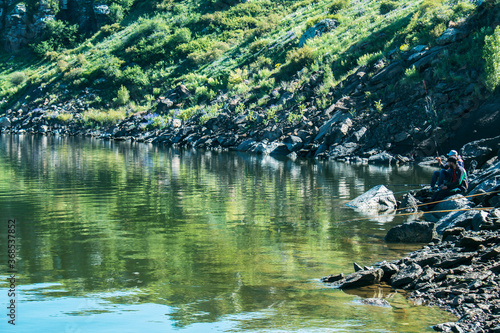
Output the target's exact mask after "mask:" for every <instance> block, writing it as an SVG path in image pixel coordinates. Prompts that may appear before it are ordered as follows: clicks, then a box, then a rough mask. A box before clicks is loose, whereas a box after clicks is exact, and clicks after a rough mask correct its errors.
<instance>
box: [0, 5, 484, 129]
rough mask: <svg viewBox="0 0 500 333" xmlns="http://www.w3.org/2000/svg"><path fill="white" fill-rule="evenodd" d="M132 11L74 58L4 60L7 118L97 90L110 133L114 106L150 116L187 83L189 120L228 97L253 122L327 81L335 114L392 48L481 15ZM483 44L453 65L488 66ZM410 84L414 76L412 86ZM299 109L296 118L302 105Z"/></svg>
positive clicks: (442, 11) (390, 10)
mask: <svg viewBox="0 0 500 333" xmlns="http://www.w3.org/2000/svg"><path fill="white" fill-rule="evenodd" d="M112 2H113V1H112ZM132 2H133V1H128V2H127V5H126V6H125V7H124V8H125V11H124V13H128V15H125V16H124V18H123V19H122V20H118V22H116V23H114V24H111V25H108V26H104V27H102V28H101V29H100V30H99V31H98V32H97V33H96V34H94V35H92V36H88V38H87V39H85V40H83V41H82V43H80V44H79V46H77V47H76V48H73V49H65V48H64V45H57V43H58V40H57V39H54V38H53V37H54V36H53V35H51V36H52V37H51V38H52V39H51V40H50V42H51V43H53V44H54V43H55V44H54V45H52V44H51V45H52V46H53V48H52V49H53V51H48V52H45V53H44V54H43V55H42V56H41V57H37V56H36V55H35V54H33V53H31V54H29V52H23V54H25V55H24V56H16V57H15V58H13V59H12V58H11V57H10V55H5V54H3V55H0V100H1V99H3V98H5V99H6V100H7V103H3V104H1V105H0V108H2V109H3V110H5V109H6V108H8V107H12V106H13V105H14V103H15V102H16V101H17V99H18V98H19V97H20V96H21V95H23V94H26V93H29V91H31V90H34V89H36V88H37V87H39V86H42V87H47V88H46V89H45V90H44V91H45V93H46V94H47V95H51V96H54V95H55V96H60V98H65V97H67V96H69V97H71V96H76V95H78V94H79V93H80V92H81V90H82V89H83V88H85V87H91V88H94V89H96V90H97V91H98V95H99V96H98V101H113V100H115V102H116V103H109V102H108V103H105V102H101V103H96V104H95V105H94V107H95V108H96V110H94V111H92V112H90V113H89V114H88V115H87V116H86V119H87V123H89V124H97V123H99V124H102V123H109V122H110V121H117V120H118V119H120V117H121V115H122V113H119V114H116V112H115V111H112V110H109V109H110V108H113V107H116V105H125V104H127V103H129V100H130V102H131V103H135V105H136V106H137V108H138V109H141V110H142V109H146V108H148V107H149V105H150V104H151V99H152V98H146V97H145V96H152V97H153V98H156V97H158V96H160V95H161V94H163V93H165V92H166V91H168V90H170V89H172V88H173V87H175V86H176V85H178V84H179V83H183V84H185V85H186V87H188V89H190V91H191V92H192V94H193V97H192V98H190V99H186V100H184V101H182V102H181V105H180V107H181V116H182V118H183V119H188V118H189V117H191V116H193V115H196V114H198V113H200V112H203V120H204V121H206V120H207V119H209V118H211V117H214V116H216V115H217V114H218V112H220V110H223V109H227V108H229V107H228V105H226V104H225V102H224V103H221V104H217V108H214V107H213V105H214V103H211V102H212V101H213V100H214V99H215V98H217V97H218V96H219V95H220V94H227V97H229V99H230V98H231V97H234V96H242V97H243V98H242V99H243V102H242V106H239V110H240V111H238V112H242V111H241V110H245V111H244V112H246V113H249V112H253V111H254V110H253V108H255V107H263V108H269V107H270V106H271V105H272V104H273V103H276V102H277V100H276V99H277V98H274V97H273V96H278V95H281V94H283V92H285V91H291V92H294V91H300V90H301V87H302V86H304V85H306V84H307V83H308V81H309V80H310V78H311V77H312V75H313V73H315V72H320V73H324V74H323V82H322V83H321V85H320V87H319V88H318V89H316V90H315V93H316V94H318V95H319V97H321V99H320V100H319V101H318V103H319V104H318V106H322V105H323V104H324V105H327V104H328V103H329V102H330V101H329V100H327V99H326V97H325V96H326V95H327V94H328V93H329V92H330V91H333V90H334V88H335V86H336V85H338V84H339V83H340V82H341V81H342V80H344V79H345V78H346V77H347V76H348V75H350V74H352V73H354V72H355V71H356V70H357V68H359V67H360V66H370V65H373V64H374V63H375V62H377V61H378V60H379V59H383V58H384V57H385V55H386V54H387V53H388V52H389V51H391V50H394V49H396V50H397V53H400V52H402V51H404V50H405V48H407V49H411V48H412V47H414V46H416V45H419V44H426V45H430V46H432V45H434V43H435V38H436V37H437V36H438V35H440V33H442V31H444V29H445V28H446V25H447V24H448V22H449V21H451V20H454V21H459V20H461V19H463V18H465V17H467V16H468V15H470V14H472V13H474V10H475V6H473V5H470V4H468V3H466V2H464V1H459V2H458V3H456V1H453V2H451V1H450V2H448V1H444V0H443V1H431V0H423V1H421V0H420V1H419V0H417V1H411V0H400V1H394V0H390V1H389V0H387V1H384V2H383V3H382V5H383V6H382V7H383V8H381V3H380V1H375V0H369V1H356V0H351V1H344V0H342V1H339V0H319V1H310V0H305V1H292V0H279V1H271V0H254V1H251V2H246V3H241V2H239V1H234V2H231V3H230V5H228V3H229V2H228V1H225V2H217V1H208V0H196V1H195V0H184V1H181V2H177V1H171V0H163V1H152V0H147V1H140V2H139V1H135V3H134V4H132ZM130 5H131V6H130ZM332 14H335V18H336V19H337V20H338V21H339V23H340V25H339V26H338V28H337V29H335V30H334V31H332V32H330V33H328V34H325V35H323V36H321V37H316V38H314V39H312V40H309V41H308V43H307V46H305V47H303V48H300V49H299V48H298V40H299V38H300V36H301V35H302V33H303V32H304V31H305V30H306V29H307V28H308V27H309V26H311V25H313V24H314V23H315V22H318V21H319V20H320V19H322V18H325V17H331V15H332ZM329 15H330V16H329ZM485 24H486V23H485ZM60 28H61V29H63V27H62V26H61V27H60ZM64 29H66V28H64ZM64 31H65V33H66V34H67V35H70V32H68V31H67V29H66V30H64ZM490 34H491V32H490ZM486 35H487V32H483V33H482V35H481V33H480V34H475V35H474V36H472V37H470V40H467V43H468V45H467V46H466V47H465V50H464V51H465V52H462V53H459V54H458V56H457V58H456V59H455V58H454V59H452V61H454V62H460V61H462V62H464V61H465V62H466V63H468V64H469V63H470V64H471V65H472V64H474V62H476V61H478V59H479V62H478V63H482V60H481V56H482V53H481V52H482V47H483V43H484V37H485V36H486ZM293 36H295V38H291V37H293ZM70 37H71V36H69V37H68V38H70ZM71 38H72V37H71ZM471 45H472V46H474V47H473V48H471V47H470V46H471ZM478 49H479V52H478V51H477V50H478ZM443 66H447V65H445V64H443ZM475 66H477V65H475ZM440 71H441V72H442V73H441V74H442V75H447V74H446V73H445V71H446V69H445V68H442V69H439V68H438V69H437V74H436V75H441V74H440ZM16 73H17V74H16ZM19 73H22V74H19ZM297 73H300V75H297ZM413 74H414V73H413ZM413 74H412V73H411V72H408V73H407V78H409V79H412V78H414V75H413ZM417 74H418V73H417ZM21 76H22V77H21ZM14 77H16V79H15V80H14V82H13V78H14ZM415 77H416V76H415ZM297 79H298V81H297ZM120 87H124V88H123V89H126V90H127V92H128V98H126V99H127V100H126V101H124V98H123V97H127V96H124V95H125V91H124V90H123V89H122V90H121V91H122V96H121V97H122V98H119V97H118V96H117V92H118V91H119V89H120ZM275 90H276V91H277V94H276V93H275V94H274V95H273V93H272V92H273V91H275ZM337 97H341V96H337ZM303 98H304V99H305V96H303ZM294 103H295V106H294V105H290V106H291V107H292V108H293V107H295V108H296V107H297V106H298V104H300V101H299V100H298V99H295V102H292V104H294ZM106 105H109V106H106ZM97 109H98V110H97ZM204 110H205V111H204ZM207 110H208V111H207ZM235 112H236V111H235ZM273 112H274V113H276V114H278V113H279V112H281V111H278V110H271V113H273ZM105 113H109V115H108V116H104V114H105ZM300 113H301V112H295V113H294V114H292V116H290V117H291V119H292V120H294V121H295V119H298V116H294V115H295V114H297V115H299V114H300ZM270 118H272V119H275V117H274V116H272V117H270Z"/></svg>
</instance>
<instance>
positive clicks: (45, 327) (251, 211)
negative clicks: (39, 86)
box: [0, 135, 453, 332]
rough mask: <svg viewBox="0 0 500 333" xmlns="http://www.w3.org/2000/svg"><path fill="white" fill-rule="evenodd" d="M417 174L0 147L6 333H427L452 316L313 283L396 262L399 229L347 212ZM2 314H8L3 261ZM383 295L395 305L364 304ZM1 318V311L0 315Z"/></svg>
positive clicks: (12, 144)
mask: <svg viewBox="0 0 500 333" xmlns="http://www.w3.org/2000/svg"><path fill="white" fill-rule="evenodd" d="M429 176H430V171H428V170H421V169H418V168H414V167H406V166H405V167H397V168H384V167H375V166H351V165H346V164H341V163H333V162H319V161H295V162H294V161H291V160H289V159H284V160H277V159H275V158H272V157H261V156H255V155H246V154H238V153H214V152H202V151H192V150H183V151H179V150H175V149H166V148H161V147H154V146H151V145H145V144H135V143H124V142H122V143H118V142H109V141H98V140H91V139H75V138H48V137H34V136H8V135H3V136H1V137H0V221H1V223H0V225H2V226H3V227H2V228H1V229H0V239H1V243H2V244H5V243H6V240H7V221H8V219H11V218H15V219H16V221H17V225H18V226H17V229H16V232H17V233H16V238H17V240H16V246H17V269H18V281H17V283H18V286H17V288H18V290H17V291H18V293H17V304H18V306H17V309H16V311H17V317H16V326H15V328H13V327H12V326H11V325H9V324H8V323H7V317H6V316H5V314H3V315H2V316H1V317H0V318H2V319H1V321H0V331H2V332H10V331H15V332H427V331H428V332H432V329H431V328H430V327H431V325H433V324H435V323H438V322H443V321H450V320H453V318H452V317H451V316H450V315H449V314H447V313H445V312H443V311H440V310H438V309H436V308H429V307H423V306H414V305H412V304H410V303H409V302H407V301H406V299H405V298H404V296H403V295H401V294H398V293H394V292H391V291H390V290H379V289H369V288H368V289H364V290H356V291H352V292H349V293H345V292H343V291H340V290H337V289H333V288H331V287H329V286H327V285H325V284H322V283H321V282H320V281H319V278H321V277H322V276H325V275H328V274H332V273H340V272H351V271H352V270H353V268H352V262H353V261H356V262H358V263H360V264H362V265H369V264H372V263H375V262H378V261H381V260H384V259H396V258H398V257H400V256H402V255H404V254H405V253H408V252H409V251H411V250H413V249H414V247H408V246H406V247H405V246H394V245H392V246H390V245H387V244H385V243H384V241H383V237H384V235H385V233H386V231H387V230H388V229H389V228H390V227H391V226H394V225H396V224H398V223H401V222H403V221H404V220H403V218H402V217H399V218H398V217H396V218H394V217H393V216H388V217H384V218H378V219H364V220H359V221H351V222H346V220H350V219H353V218H357V217H358V218H359V217H363V215H360V214H359V213H357V212H354V211H352V210H351V209H348V208H346V207H345V203H346V202H347V201H349V200H350V199H352V198H354V197H356V196H357V195H359V194H361V193H363V192H364V191H366V190H368V189H370V188H371V187H372V186H374V185H378V184H389V185H390V184H392V185H394V186H392V187H391V186H389V187H390V188H391V189H393V190H394V191H398V192H399V191H404V190H408V189H410V188H408V187H401V186H395V185H397V184H403V183H410V184H418V183H422V182H426V181H427V180H428V178H429ZM1 248H2V249H3V250H2V251H3V252H0V256H1V260H0V274H1V276H0V277H1V282H0V302H1V308H3V309H5V306H6V305H7V302H8V298H7V289H8V284H7V266H6V264H7V253H6V250H5V249H6V246H5V245H2V246H1ZM382 295H384V296H388V297H389V298H388V300H389V302H390V303H391V307H390V308H379V307H372V306H366V305H363V304H361V303H360V300H361V299H362V298H363V297H374V296H382ZM4 312H5V310H3V311H2V313H4Z"/></svg>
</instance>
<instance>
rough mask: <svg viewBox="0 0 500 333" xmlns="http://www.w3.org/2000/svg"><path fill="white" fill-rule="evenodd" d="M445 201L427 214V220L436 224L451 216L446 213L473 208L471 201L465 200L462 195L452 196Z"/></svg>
mask: <svg viewBox="0 0 500 333" xmlns="http://www.w3.org/2000/svg"><path fill="white" fill-rule="evenodd" d="M444 200H445V201H443V202H440V203H438V204H436V205H435V206H434V207H433V209H432V210H431V211H430V212H429V213H426V214H425V217H426V219H428V220H429V221H431V222H434V221H437V220H439V219H441V218H443V217H444V216H446V215H448V214H450V213H449V212H446V211H450V210H456V209H468V208H471V203H470V201H469V200H467V198H464V196H463V195H461V194H455V195H452V196H450V197H448V198H446V199H444ZM432 217H433V218H434V221H433V220H432Z"/></svg>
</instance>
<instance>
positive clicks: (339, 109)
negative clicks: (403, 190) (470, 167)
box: [0, 0, 500, 163]
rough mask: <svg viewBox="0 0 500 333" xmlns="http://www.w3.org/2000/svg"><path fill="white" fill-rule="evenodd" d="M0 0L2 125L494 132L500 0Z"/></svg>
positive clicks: (145, 136) (284, 151)
mask: <svg viewBox="0 0 500 333" xmlns="http://www.w3.org/2000/svg"><path fill="white" fill-rule="evenodd" d="M0 3H1V5H0V7H3V10H2V11H1V14H0V16H1V18H2V19H1V20H0V21H1V22H2V23H1V25H0V29H1V31H2V36H4V40H3V43H4V46H5V52H7V53H4V54H3V55H2V56H1V57H2V59H3V63H2V65H1V68H0V71H1V72H0V73H1V74H0V81H2V85H1V88H0V99H3V100H2V101H1V103H0V107H1V108H2V110H4V112H5V117H4V118H2V121H1V123H2V124H3V125H2V126H3V131H9V132H15V133H18V132H26V131H27V132H35V133H44V134H49V133H53V134H62V135H64V134H69V135H74V134H84V135H94V136H101V137H105V138H115V139H120V140H123V139H134V140H140V141H149V142H151V141H152V142H158V143H163V144H176V145H186V146H195V147H203V148H217V149H219V148H222V149H237V150H240V151H252V152H260V153H268V154H276V155H288V154H294V155H295V154H296V155H298V156H304V157H323V158H334V159H344V160H352V159H354V160H359V159H360V158H366V159H370V160H371V161H373V162H383V163H395V162H398V161H402V162H405V161H409V160H411V159H413V158H414V157H416V156H428V155H435V153H436V151H438V152H441V153H443V152H444V151H445V150H448V149H450V148H456V147H458V146H461V145H463V144H465V143H467V142H469V141H472V140H475V139H480V138H483V137H492V136H495V135H497V133H498V130H497V128H498V124H499V117H500V113H499V111H500V110H499V109H500V108H499V107H498V105H500V103H499V102H500V100H499V99H500V94H498V89H497V85H498V83H499V82H498V81H499V79H498V77H500V28H497V26H498V23H499V22H500V5H499V2H498V1H497V0H490V1H444V0H443V1H430V0H424V1H404V0H401V1H395V0H384V1H361V0H352V1H348V0H331V1H330V0H329V1H309V0H305V1H286V0H282V1H275V2H270V1H266V0H254V1H242V2H240V1H232V0H224V1H222V0H211V1H203V0H198V1H183V2H174V1H170V0H164V1H142V2H134V1H132V0H119V1H101V2H99V3H97V2H94V1H88V0H82V1H77V0H68V1H49V0H46V1H27V2H26V1H25V2H23V4H20V3H19V2H18V1H3V2H0ZM27 45H29V46H27ZM9 52H10V53H9Z"/></svg>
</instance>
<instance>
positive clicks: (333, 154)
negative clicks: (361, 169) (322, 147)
mask: <svg viewBox="0 0 500 333" xmlns="http://www.w3.org/2000/svg"><path fill="white" fill-rule="evenodd" d="M358 148H359V144H357V143H354V142H348V143H344V144H341V145H336V146H333V148H331V149H330V153H329V156H330V158H331V159H339V158H343V157H347V156H351V155H353V154H354V152H355V151H356V150H358Z"/></svg>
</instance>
